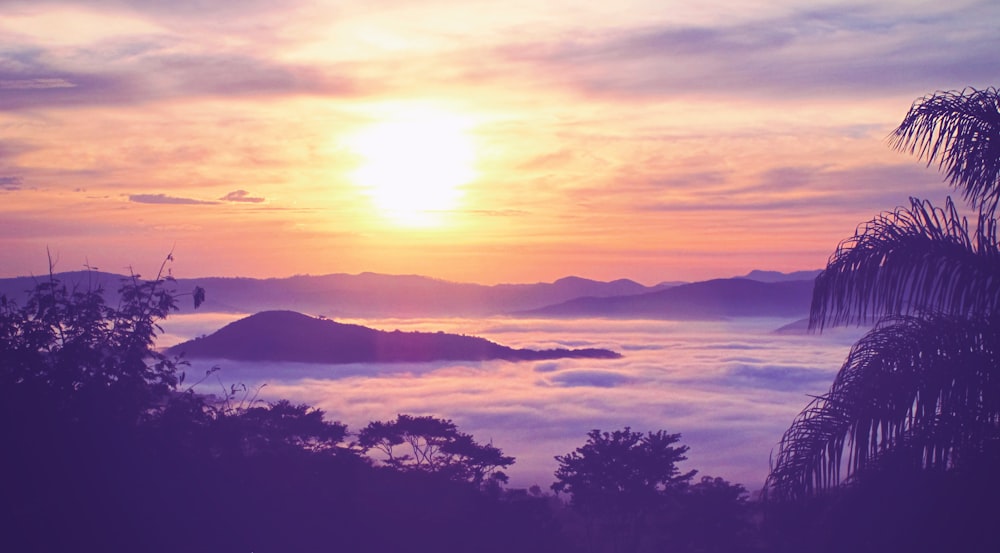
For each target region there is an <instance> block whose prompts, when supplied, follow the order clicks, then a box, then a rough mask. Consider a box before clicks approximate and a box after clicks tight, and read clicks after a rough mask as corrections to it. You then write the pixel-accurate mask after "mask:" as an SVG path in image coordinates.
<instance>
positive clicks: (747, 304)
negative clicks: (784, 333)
mask: <svg viewBox="0 0 1000 553" xmlns="http://www.w3.org/2000/svg"><path fill="white" fill-rule="evenodd" d="M812 287H813V282H812V281H811V280H794V281H781V282H760V281H757V280H750V279H746V278H728V279H716V280H707V281H704V282H694V283H691V284H683V285H680V286H675V287H673V288H668V289H665V290H659V291H656V292H648V293H644V294H636V295H631V296H617V297H610V298H594V297H587V298H577V299H573V300H570V301H567V302H562V303H558V304H554V305H550V306H547V307H543V308H541V309H532V310H527V311H521V312H517V313H514V315H518V316H528V317H608V318H646V319H692V320H697V319H708V320H710V319H722V318H728V317H802V316H805V315H807V314H808V313H809V303H810V300H811V298H812Z"/></svg>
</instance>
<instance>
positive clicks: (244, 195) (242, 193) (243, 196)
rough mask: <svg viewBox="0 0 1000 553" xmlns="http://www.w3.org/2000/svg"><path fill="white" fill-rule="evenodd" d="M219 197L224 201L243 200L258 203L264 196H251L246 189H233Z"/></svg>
mask: <svg viewBox="0 0 1000 553" xmlns="http://www.w3.org/2000/svg"><path fill="white" fill-rule="evenodd" d="M219 199H220V200H222V201H224V202H245V203H252V204H259V203H261V202H263V201H264V198H262V197H260V196H251V195H250V193H249V192H247V191H246V190H233V191H232V192H230V193H229V194H226V195H225V196H223V197H221V198H219Z"/></svg>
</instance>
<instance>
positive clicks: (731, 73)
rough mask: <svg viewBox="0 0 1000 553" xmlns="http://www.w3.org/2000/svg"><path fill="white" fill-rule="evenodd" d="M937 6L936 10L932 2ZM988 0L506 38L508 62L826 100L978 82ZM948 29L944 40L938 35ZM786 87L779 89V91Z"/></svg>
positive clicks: (613, 86) (650, 91) (591, 87)
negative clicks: (952, 6)
mask: <svg viewBox="0 0 1000 553" xmlns="http://www.w3.org/2000/svg"><path fill="white" fill-rule="evenodd" d="M930 9H931V10H935V8H933V7H932V8H930ZM997 17H1000V8H998V7H997V6H996V5H995V4H991V3H988V2H980V3H973V4H971V5H969V6H967V7H966V8H965V9H960V10H948V11H947V12H935V11H932V12H926V13H922V12H921V11H920V10H909V11H907V12H905V13H902V14H901V13H899V10H893V9H892V8H891V7H890V8H888V9H884V10H883V9H879V8H878V7H856V6H855V7H846V6H841V7H831V8H827V9H825V10H799V11H796V12H792V13H788V14H780V15H772V16H771V17H770V18H769V19H762V20H753V21H743V22H739V23H736V24H730V25H725V24H721V25H719V26H714V27H707V26H694V25H690V24H667V25H660V26H648V27H642V28H630V29H623V30H614V31H608V32H592V33H590V34H587V35H582V36H581V34H579V33H577V34H573V35H569V34H568V35H563V36H558V37H556V38H554V39H552V40H549V41H544V42H527V43H522V44H511V45H502V46H499V47H498V48H497V52H496V55H497V57H498V58H499V61H500V62H501V63H498V64H495V66H498V67H501V68H503V69H505V70H515V68H528V69H529V74H531V75H533V76H534V78H536V79H538V80H541V81H545V82H547V83H549V84H558V85H562V86H566V87H569V88H572V89H575V90H577V91H579V92H581V93H584V94H586V95H598V96H612V97H615V96H621V97H623V99H627V98H628V97H635V96H665V97H669V96H674V97H678V96H682V97H691V96H699V97H705V96H715V97H718V96H732V95H734V94H738V95H740V96H742V97H747V96H758V97H759V96H761V95H766V96H769V97H772V98H773V99H775V100H776V101H781V98H797V97H798V98H801V97H807V98H816V97H818V96H824V97H831V96H833V97H843V96H845V95H847V96H853V95H868V94H871V93H872V92H873V91H883V92H884V91H895V92H901V91H902V92H908V91H911V90H914V89H916V90H933V89H935V88H939V87H941V86H942V83H955V84H953V85H949V86H964V85H966V84H978V85H979V86H986V85H988V84H992V83H981V82H980V81H981V80H982V79H983V78H984V76H990V75H995V74H996V73H997V70H998V69H1000V61H998V60H997V58H996V56H993V55H991V53H990V52H995V51H996V49H997V47H998V46H1000V39H998V38H997V36H996V33H995V29H994V28H993V25H991V24H990V23H989V22H992V21H996V19H997ZM928 37H939V38H941V40H928ZM775 94H778V95H779V96H773V95H775Z"/></svg>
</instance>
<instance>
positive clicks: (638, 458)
mask: <svg viewBox="0 0 1000 553" xmlns="http://www.w3.org/2000/svg"><path fill="white" fill-rule="evenodd" d="M679 440H680V434H667V433H666V432H664V431H662V430H660V431H658V432H648V433H646V434H643V433H642V432H633V431H632V429H631V428H629V427H627V426H626V427H625V428H624V429H623V430H615V431H613V432H601V431H600V430H596V429H595V430H591V431H590V432H589V433H588V434H587V443H586V444H584V445H583V446H581V447H578V448H576V450H575V451H572V452H570V453H567V454H566V455H558V456H556V461H558V462H559V468H558V469H556V473H555V477H556V482H555V483H554V484H552V489H553V490H554V491H556V492H557V493H558V492H566V493H569V494H570V496H571V499H570V505H571V506H572V507H573V509H574V510H575V511H577V512H578V513H580V514H581V515H582V517H583V519H584V522H585V525H586V528H587V531H588V532H589V533H590V534H591V538H592V540H591V547H592V548H593V549H595V550H597V551H604V550H610V551H615V552H619V551H634V550H636V549H637V548H638V547H639V544H640V542H641V541H642V538H643V536H644V535H645V534H646V533H647V529H648V527H649V524H650V523H651V522H652V518H653V517H654V516H655V515H658V514H662V512H663V510H664V509H665V508H666V507H667V506H668V504H669V503H670V502H671V501H672V500H675V499H676V497H677V496H678V495H679V494H680V493H681V491H682V490H683V489H684V488H685V486H687V484H688V483H689V482H690V481H691V479H692V478H693V477H694V475H695V473H696V472H697V471H694V470H692V471H688V472H683V473H682V472H681V470H680V469H679V468H678V467H677V463H679V462H681V461H684V460H686V459H687V457H685V455H684V454H685V453H687V450H688V447H687V446H684V445H674V444H677V442H678V441H679Z"/></svg>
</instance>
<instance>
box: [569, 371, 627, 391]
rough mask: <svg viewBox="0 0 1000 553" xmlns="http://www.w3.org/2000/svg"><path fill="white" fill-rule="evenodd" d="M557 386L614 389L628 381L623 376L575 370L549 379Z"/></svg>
mask: <svg viewBox="0 0 1000 553" xmlns="http://www.w3.org/2000/svg"><path fill="white" fill-rule="evenodd" d="M549 380H550V381H551V382H553V383H554V384H556V385H558V386H566V387H571V388H572V387H578V386H592V387H595V388H614V387H615V386H619V385H621V384H625V383H627V382H628V381H629V378H628V377H627V376H625V375H622V374H619V373H616V372H611V371H600V370H575V371H565V372H560V373H557V374H555V375H553V376H552V377H550V379H549Z"/></svg>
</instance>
